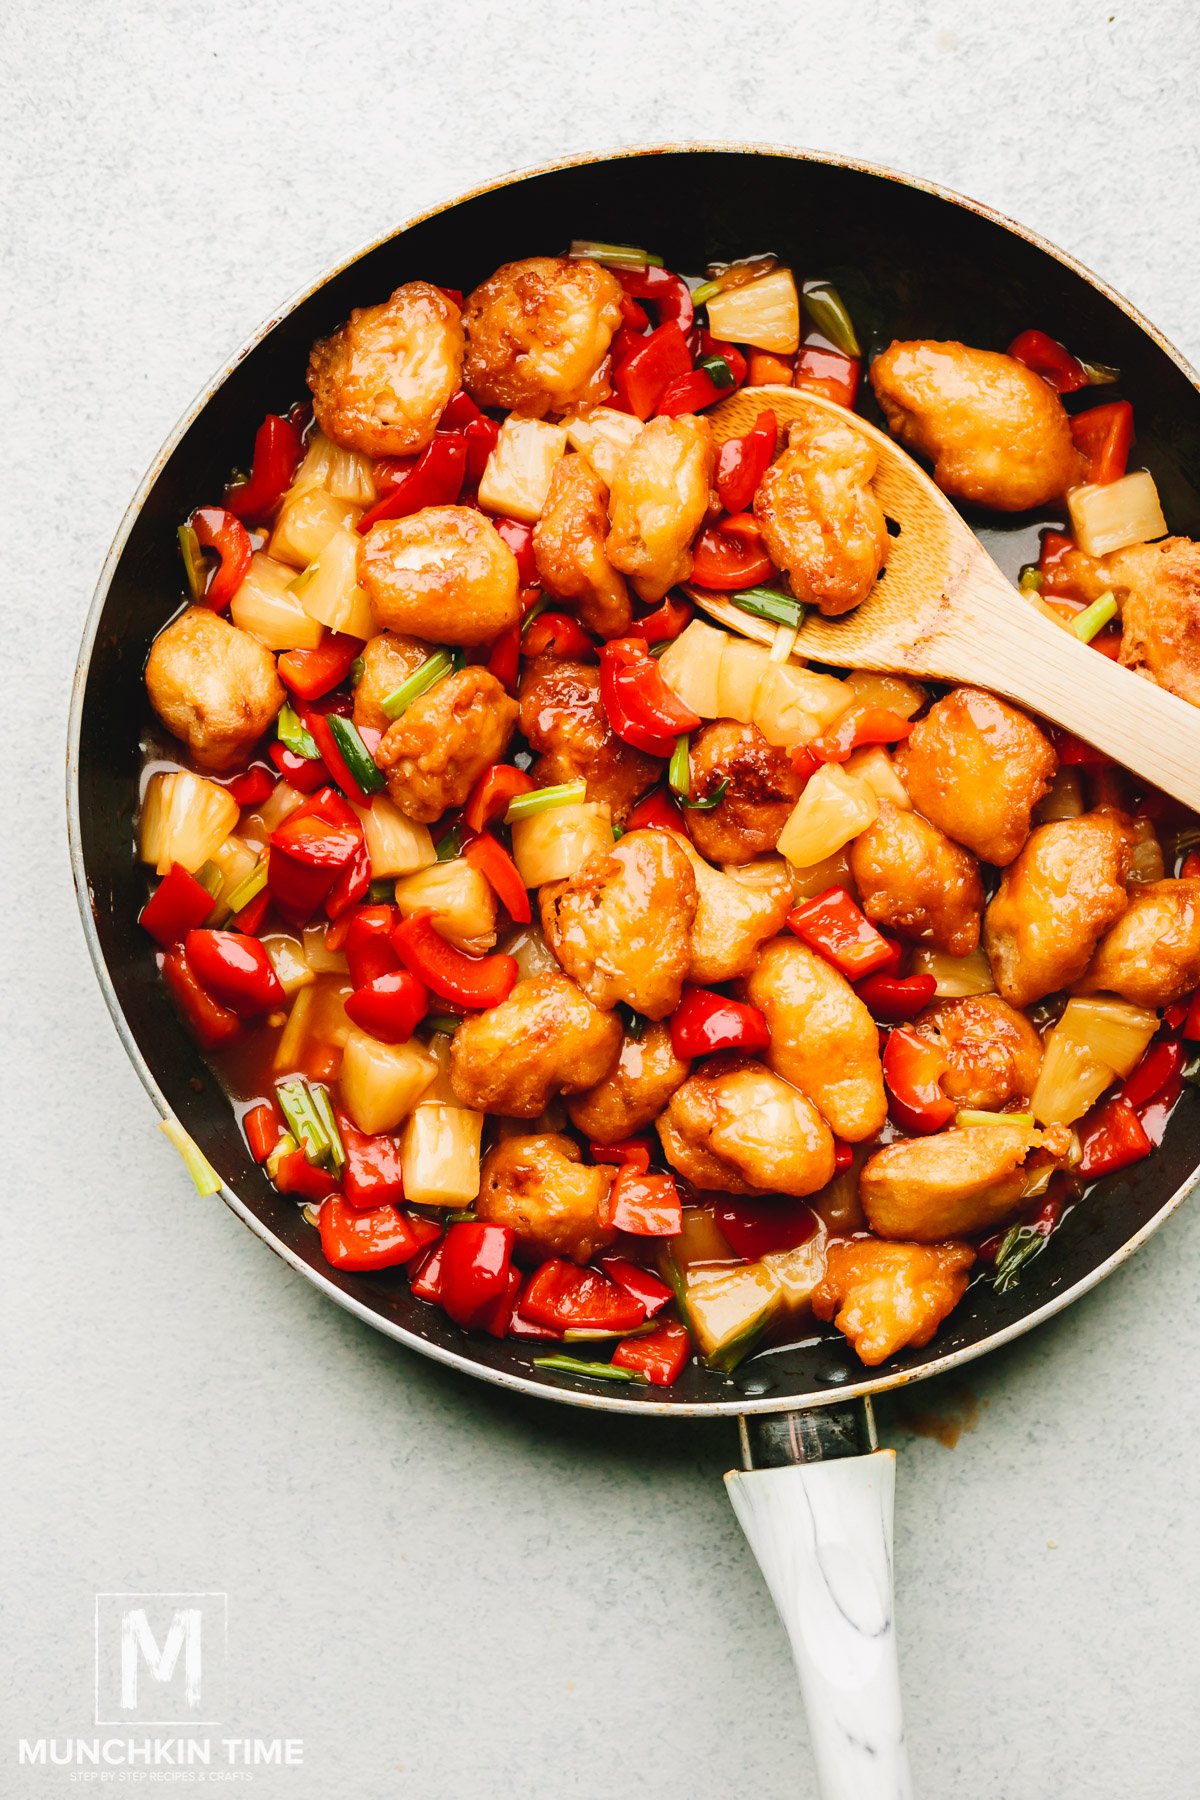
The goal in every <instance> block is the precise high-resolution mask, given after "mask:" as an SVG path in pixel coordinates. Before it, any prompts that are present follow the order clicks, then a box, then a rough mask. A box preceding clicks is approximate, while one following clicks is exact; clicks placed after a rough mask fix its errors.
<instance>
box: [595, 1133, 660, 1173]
mask: <svg viewBox="0 0 1200 1800" xmlns="http://www.w3.org/2000/svg"><path fill="white" fill-rule="evenodd" d="M588 1149H589V1150H590V1151H591V1153H592V1161H593V1162H597V1163H620V1165H621V1167H622V1168H626V1169H636V1170H637V1172H638V1173H639V1174H645V1172H646V1170H647V1169H648V1168H649V1167H650V1158H651V1156H652V1155H653V1154H654V1145H653V1143H652V1142H651V1140H650V1139H649V1138H648V1137H631V1138H621V1139H620V1140H619V1142H617V1143H615V1144H596V1143H590V1144H589V1145H588Z"/></svg>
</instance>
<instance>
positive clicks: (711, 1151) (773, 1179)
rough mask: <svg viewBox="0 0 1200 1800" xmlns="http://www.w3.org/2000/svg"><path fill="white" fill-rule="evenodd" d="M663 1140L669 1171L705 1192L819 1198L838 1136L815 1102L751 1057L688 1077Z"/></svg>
mask: <svg viewBox="0 0 1200 1800" xmlns="http://www.w3.org/2000/svg"><path fill="white" fill-rule="evenodd" d="M658 1135H659V1137H660V1138H661V1140H662V1147H663V1154H664V1155H665V1157H666V1159H667V1161H668V1162H669V1163H670V1165H671V1167H672V1168H673V1169H674V1170H675V1171H676V1172H677V1173H678V1174H680V1175H682V1176H683V1177H684V1179H685V1180H686V1181H690V1182H691V1184H692V1186H693V1187H696V1188H702V1189H705V1190H706V1191H712V1190H715V1191H717V1192H718V1193H725V1194H753V1193H772V1194H795V1195H803V1194H815V1193H816V1191H817V1189H818V1188H823V1187H824V1186H825V1184H826V1183H827V1182H828V1181H831V1180H832V1179H833V1164H834V1145H833V1136H832V1133H831V1132H830V1130H829V1127H828V1126H827V1125H826V1123H825V1121H824V1119H823V1118H822V1117H821V1115H820V1113H819V1112H818V1111H817V1109H816V1107H815V1106H814V1105H813V1103H812V1101H811V1100H809V1099H807V1098H806V1097H805V1095H803V1094H801V1093H799V1092H798V1091H797V1090H796V1089H795V1088H794V1087H792V1086H791V1085H790V1084H789V1083H788V1082H786V1081H782V1080H781V1079H780V1077H779V1076H778V1075H773V1074H772V1073H771V1072H770V1070H769V1069H764V1068H763V1067H762V1065H761V1064H760V1063H756V1062H751V1061H749V1060H748V1059H745V1058H734V1059H732V1060H730V1061H725V1059H720V1060H716V1059H714V1060H713V1061H712V1062H709V1063H706V1064H705V1066H704V1067H703V1068H702V1069H700V1070H698V1071H697V1073H696V1074H694V1075H689V1076H688V1079H687V1080H686V1081H685V1082H684V1084H683V1086H682V1087H680V1088H678V1089H677V1090H676V1092H675V1093H674V1094H672V1096H671V1098H670V1100H669V1101H668V1102H667V1109H666V1111H665V1112H664V1113H663V1114H662V1116H661V1118H660V1119H659V1121H658Z"/></svg>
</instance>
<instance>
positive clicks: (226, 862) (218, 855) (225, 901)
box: [208, 832, 259, 925]
mask: <svg viewBox="0 0 1200 1800" xmlns="http://www.w3.org/2000/svg"><path fill="white" fill-rule="evenodd" d="M258 858H259V851H258V848H257V846H256V845H254V844H248V843H247V842H246V840H245V838H244V837H239V836H238V834H237V833H236V832H231V833H230V835H229V836H228V837H227V838H226V839H225V842H224V843H223V844H221V845H219V846H218V848H217V849H216V850H214V851H213V853H212V855H211V856H210V857H209V859H208V860H209V862H211V863H215V864H216V867H217V868H218V869H219V870H220V872H221V885H220V887H219V888H218V889H217V891H216V894H215V896H214V898H213V910H212V912H211V913H210V915H209V922H210V923H211V924H217V925H219V924H220V923H221V921H222V919H227V918H228V917H229V896H230V894H232V893H233V891H234V889H235V888H236V887H237V886H238V885H239V884H240V883H241V882H243V881H245V879H246V877H247V875H249V873H250V871H251V870H252V869H253V867H254V865H255V863H256V862H257V861H258Z"/></svg>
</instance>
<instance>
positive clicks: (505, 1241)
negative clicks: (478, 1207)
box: [441, 1219, 516, 1331]
mask: <svg viewBox="0 0 1200 1800" xmlns="http://www.w3.org/2000/svg"><path fill="white" fill-rule="evenodd" d="M515 1241H516V1239H515V1235H514V1233H513V1232H512V1230H511V1229H510V1228H509V1226H507V1225H492V1224H488V1223H485V1222H484V1220H482V1219H471V1220H462V1221H460V1222H459V1223H458V1224H457V1225H451V1226H450V1227H449V1229H448V1230H447V1232H446V1237H445V1242H444V1246H443V1249H442V1275H441V1302H442V1305H443V1307H444V1308H445V1310H446V1312H447V1313H448V1314H449V1316H450V1317H451V1318H452V1319H453V1320H454V1322H455V1324H456V1325H462V1326H463V1327H464V1328H465V1329H466V1330H468V1331H469V1330H471V1329H472V1327H474V1326H479V1325H483V1324H484V1323H485V1322H486V1321H487V1319H488V1318H489V1316H490V1315H491V1314H492V1313H493V1312H494V1311H495V1308H496V1306H497V1303H498V1302H499V1301H500V1300H501V1299H503V1297H504V1296H505V1294H506V1293H507V1291H508V1285H509V1282H508V1276H509V1270H510V1269H511V1267H512V1253H513V1245H514V1243H515Z"/></svg>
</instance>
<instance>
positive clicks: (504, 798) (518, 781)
mask: <svg viewBox="0 0 1200 1800" xmlns="http://www.w3.org/2000/svg"><path fill="white" fill-rule="evenodd" d="M536 786H537V783H536V782H535V781H534V779H533V777H532V775H527V774H526V773H525V771H524V769H514V768H513V766H512V764H511V763H493V764H492V766H491V768H490V769H485V770H484V772H483V774H482V775H481V776H480V777H479V780H478V781H477V782H476V783H475V786H474V787H473V788H472V789H471V793H470V796H469V798H468V800H467V804H466V806H465V807H464V808H463V824H464V825H465V826H466V827H467V829H468V831H486V829H487V827H488V826H489V825H491V824H493V823H494V822H495V821H496V820H497V819H499V818H502V817H503V816H504V814H505V813H506V812H507V811H508V803H509V801H510V800H515V799H516V797H517V795H518V794H529V793H532V791H533V789H534V788H535V787H536Z"/></svg>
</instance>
